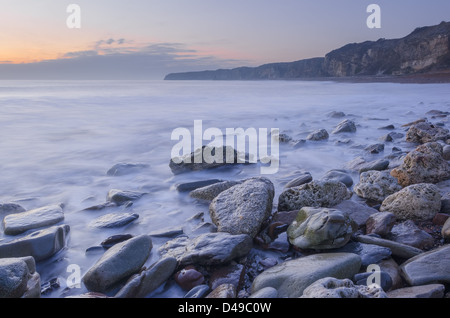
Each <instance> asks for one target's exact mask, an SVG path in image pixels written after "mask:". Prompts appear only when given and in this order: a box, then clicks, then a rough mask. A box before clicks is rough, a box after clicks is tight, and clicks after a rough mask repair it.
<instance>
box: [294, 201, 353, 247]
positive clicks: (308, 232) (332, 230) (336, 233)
mask: <svg viewBox="0 0 450 318" xmlns="http://www.w3.org/2000/svg"><path fill="white" fill-rule="evenodd" d="M356 229H357V226H356V224H355V223H354V222H353V220H352V219H351V218H350V217H349V215H348V214H347V213H345V212H342V211H340V210H336V209H328V208H309V207H304V208H302V209H301V210H300V212H299V213H298V215H297V218H296V219H295V221H294V222H292V224H291V225H290V226H289V228H288V229H287V234H288V237H289V242H290V243H291V244H292V245H294V246H295V247H298V248H301V249H332V248H339V247H342V246H344V245H345V244H347V242H348V241H349V240H350V237H351V235H352V234H353V233H354V232H355V231H356Z"/></svg>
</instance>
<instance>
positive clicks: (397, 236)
mask: <svg viewBox="0 0 450 318" xmlns="http://www.w3.org/2000/svg"><path fill="white" fill-rule="evenodd" d="M386 238H387V239H389V240H392V241H395V242H398V243H402V244H406V245H410V246H414V247H417V248H418V249H421V250H423V249H426V248H430V247H433V245H434V238H433V236H431V235H430V234H428V233H427V232H425V231H423V230H421V229H419V227H418V226H417V225H416V224H415V223H414V222H413V221H412V220H406V221H404V222H402V223H399V224H396V225H394V226H393V228H392V230H391V233H390V234H389V235H387V237H386Z"/></svg>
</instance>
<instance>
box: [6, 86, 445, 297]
mask: <svg viewBox="0 0 450 318" xmlns="http://www.w3.org/2000/svg"><path fill="white" fill-rule="evenodd" d="M433 109H437V110H444V111H449V110H450V84H393V83H336V82H303V81H258V82H238V81H236V82H234V81H233V82H209V81H198V82H197V81H180V82H178V81H58V82H57V81H0V169H1V174H0V203H6V202H16V203H19V204H21V205H22V206H23V207H24V208H26V209H33V208H38V207H42V206H45V205H49V204H59V203H64V206H65V207H64V212H65V221H64V223H66V224H69V225H70V227H71V231H70V236H69V241H68V244H67V248H65V249H64V250H63V251H62V252H60V253H58V254H57V255H55V256H54V257H52V258H51V259H49V260H47V261H44V262H41V263H39V264H38V271H39V273H40V275H41V280H42V282H46V281H48V280H50V279H52V278H55V277H58V278H59V280H60V282H61V288H59V289H57V290H55V291H54V292H52V293H50V294H49V295H46V296H45V297H64V296H66V295H74V294H81V293H83V292H86V290H85V289H84V288H83V287H82V288H74V289H72V290H68V289H65V281H66V279H67V278H68V276H69V275H70V273H69V272H67V268H68V266H69V265H70V264H76V265H78V266H79V267H80V269H81V274H84V272H86V271H87V270H88V269H89V268H90V266H92V265H93V264H94V263H95V262H96V261H97V260H98V258H99V257H100V255H99V254H86V253H85V250H86V249H87V248H88V247H91V246H95V245H99V243H100V242H101V241H103V240H104V239H105V238H107V237H108V236H110V235H113V234H121V233H130V234H133V235H137V234H142V233H149V232H152V231H156V230H160V229H162V228H167V227H179V226H183V225H184V224H185V221H186V219H188V218H189V217H191V216H193V215H195V214H197V213H199V212H204V213H205V220H208V218H209V216H208V205H207V204H205V203H204V202H198V201H196V200H194V199H192V198H190V197H189V196H188V195H187V194H186V193H179V192H177V191H176V190H175V188H174V186H175V185H176V184H178V183H182V182H191V181H196V180H203V179H212V178H219V179H224V180H237V179H243V178H247V177H251V176H255V175H259V174H260V167H258V165H245V166H244V165H238V166H236V167H234V168H232V169H227V170H223V169H218V170H209V171H201V172H193V173H186V174H181V175H176V176H174V175H173V174H172V172H171V170H170V168H169V160H170V156H171V149H172V147H173V146H174V145H175V144H176V141H173V140H171V133H172V131H173V130H174V129H176V128H179V127H184V128H187V129H189V130H190V131H193V127H194V120H202V123H203V129H207V128H210V127H216V128H219V129H220V130H222V131H224V132H225V130H226V128H243V129H247V128H250V127H252V128H256V129H258V128H267V129H269V130H270V128H279V129H280V132H281V133H286V134H287V135H289V136H290V137H292V138H293V139H294V140H297V139H298V140H300V139H305V138H306V136H307V135H308V134H309V133H310V132H312V131H314V130H317V129H321V128H324V129H326V130H327V131H328V132H329V133H330V138H329V140H328V141H323V142H310V141H308V142H306V143H305V144H303V145H302V146H300V147H298V148H295V147H292V146H291V145H289V144H281V145H280V148H279V154H280V155H279V160H280V165H279V170H278V172H277V173H276V174H272V175H266V177H268V178H269V179H271V180H272V181H273V183H274V185H275V188H276V194H275V202H274V205H275V206H276V203H277V198H278V195H279V194H280V193H281V191H282V189H283V185H284V184H283V182H282V181H281V180H282V179H283V177H284V176H286V175H288V174H289V173H291V172H292V171H295V170H305V171H309V172H310V173H311V174H312V176H313V178H314V179H320V178H321V176H323V175H324V174H325V173H326V172H327V171H328V170H330V169H339V168H342V167H343V166H344V165H345V164H346V163H347V162H349V161H350V160H352V159H354V158H355V157H357V156H361V155H365V154H364V151H363V148H364V147H365V146H367V145H369V144H374V143H377V142H379V140H378V138H379V137H381V136H383V135H384V134H386V133H388V132H389V131H385V130H379V129H378V128H380V127H382V126H386V125H389V124H393V125H394V126H395V127H396V129H395V131H396V132H400V133H405V131H404V129H405V128H402V127H401V125H403V124H405V123H408V122H411V121H414V120H417V119H419V118H423V117H430V116H428V115H425V114H426V112H428V111H430V110H433ZM332 111H341V112H344V113H345V114H346V116H345V117H344V118H332V117H330V116H328V114H329V113H330V112H332ZM345 118H348V119H352V120H354V121H355V122H356V124H357V132H356V133H354V134H344V135H341V134H338V135H332V134H331V131H332V130H333V129H334V127H335V126H336V125H337V124H338V123H339V122H340V121H342V120H343V119H345ZM431 120H432V121H434V122H442V121H443V120H445V119H442V118H436V119H431ZM442 124H444V125H446V126H447V128H448V127H449V123H448V122H445V121H444V122H442ZM347 138H349V139H350V140H351V143H349V144H340V145H338V144H337V141H339V140H341V141H342V140H344V139H347ZM403 139H404V138H403ZM403 139H399V140H396V141H395V142H394V143H386V147H385V151H384V153H382V154H379V155H370V156H368V155H365V156H366V157H367V159H368V160H374V159H378V158H380V157H383V156H385V155H388V154H390V153H391V150H392V147H394V146H396V147H400V148H401V149H402V150H405V151H407V150H410V149H411V148H412V145H410V144H407V143H405V142H404V141H403ZM205 143H207V142H205ZM120 162H126V163H145V164H147V165H149V167H148V168H146V169H142V170H141V171H140V172H139V173H134V174H130V175H125V176H115V177H113V176H108V175H106V171H107V170H108V169H109V168H110V167H112V166H113V165H114V164H116V163H120ZM353 177H354V182H355V183H356V182H357V181H358V179H357V178H358V176H357V175H354V176H353ZM110 189H122V190H133V191H142V192H148V193H149V195H147V196H145V197H144V198H142V199H141V200H139V201H136V202H135V204H133V206H132V207H130V208H128V209H126V211H132V212H134V213H138V214H139V219H138V220H137V221H135V222H133V223H131V224H130V225H128V226H125V227H121V228H117V229H108V230H105V229H96V228H91V227H89V226H88V224H89V222H90V221H92V220H93V219H95V218H97V217H99V216H101V215H103V214H107V213H111V212H116V211H122V210H125V208H114V209H106V210H102V211H82V210H83V209H85V208H87V207H89V206H92V205H96V204H101V203H104V202H105V201H106V195H107V193H108V191H109V190H110ZM13 238H16V237H10V236H5V235H4V234H3V231H0V242H1V241H8V240H10V239H13ZM164 242H165V239H154V241H153V243H154V248H153V250H152V253H151V257H150V258H149V260H148V262H147V263H148V264H147V265H150V264H152V263H153V262H155V261H156V260H158V258H159V254H158V247H159V246H160V245H161V244H163V243H164ZM183 293H184V292H183V291H182V290H180V289H178V288H177V287H176V286H168V287H166V288H161V289H159V290H158V291H157V292H155V293H153V294H152V295H150V296H153V297H182V295H183Z"/></svg>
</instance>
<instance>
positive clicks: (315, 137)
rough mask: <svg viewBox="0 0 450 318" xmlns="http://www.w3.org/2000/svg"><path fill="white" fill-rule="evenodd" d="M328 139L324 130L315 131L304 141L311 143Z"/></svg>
mask: <svg viewBox="0 0 450 318" xmlns="http://www.w3.org/2000/svg"><path fill="white" fill-rule="evenodd" d="M328 137H329V135H328V132H327V130H326V129H319V130H315V131H313V132H312V133H310V134H309V135H308V136H307V137H306V140H312V141H319V140H327V139H328Z"/></svg>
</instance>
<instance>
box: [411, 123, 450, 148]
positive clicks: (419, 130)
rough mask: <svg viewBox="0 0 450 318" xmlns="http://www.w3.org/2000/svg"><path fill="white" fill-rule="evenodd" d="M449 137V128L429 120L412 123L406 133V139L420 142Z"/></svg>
mask: <svg viewBox="0 0 450 318" xmlns="http://www.w3.org/2000/svg"><path fill="white" fill-rule="evenodd" d="M448 138H450V132H449V130H448V129H445V128H442V127H439V126H436V125H434V124H432V123H430V122H428V121H423V122H420V123H416V124H414V125H411V127H409V129H408V132H407V133H406V141H408V142H414V143H419V144H424V143H427V142H432V141H438V140H446V139H448Z"/></svg>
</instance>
